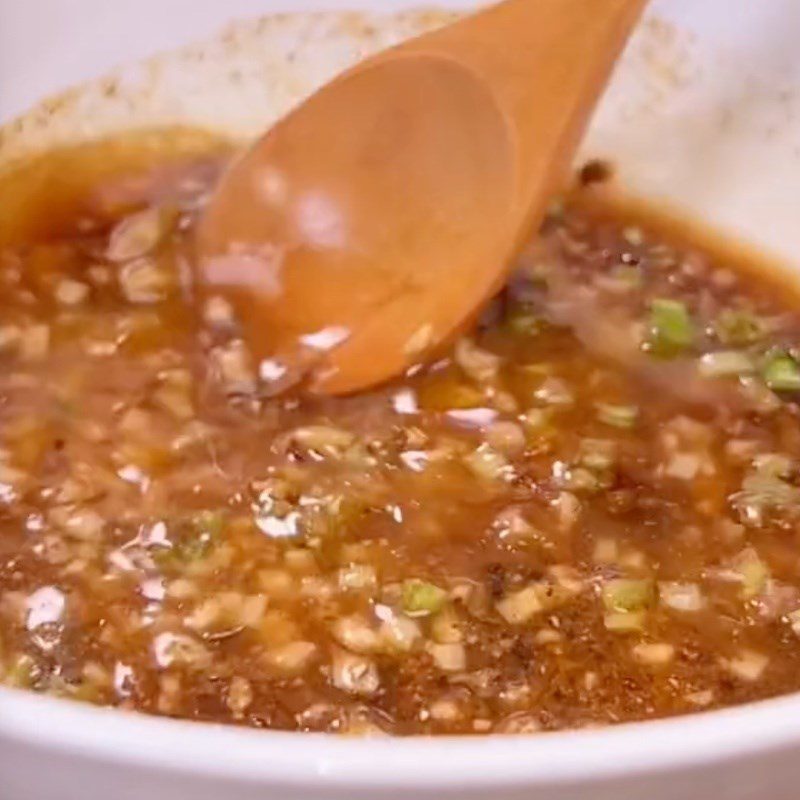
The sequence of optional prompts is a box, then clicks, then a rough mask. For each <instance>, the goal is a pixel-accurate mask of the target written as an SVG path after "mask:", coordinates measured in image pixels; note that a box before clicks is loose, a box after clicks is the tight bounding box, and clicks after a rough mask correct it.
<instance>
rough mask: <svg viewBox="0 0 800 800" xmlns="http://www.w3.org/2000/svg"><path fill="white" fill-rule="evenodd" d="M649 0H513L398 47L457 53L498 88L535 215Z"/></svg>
mask: <svg viewBox="0 0 800 800" xmlns="http://www.w3.org/2000/svg"><path fill="white" fill-rule="evenodd" d="M646 2H647V0H506V2H503V3H500V4H499V5H496V6H492V7H491V8H489V9H487V10H486V11H484V12H482V13H480V14H477V15H475V16H472V17H469V18H467V19H465V20H463V21H461V22H459V23H457V24H456V25H453V26H450V27H448V28H445V29H443V30H442V31H439V32H435V33H433V34H430V35H427V36H423V37H421V38H419V39H415V40H411V41H410V42H406V43H404V44H402V45H400V47H399V48H398V49H399V50H406V51H408V52H409V53H416V54H429V55H432V56H439V57H442V58H447V59H452V60H453V61H457V62H458V63H459V64H460V65H462V66H466V67H467V68H469V69H471V70H473V71H474V72H475V73H476V74H478V75H479V76H480V77H481V78H482V79H483V80H484V81H485V83H486V84H487V85H488V86H489V87H490V88H491V90H492V93H493V95H494V96H495V98H496V99H497V103H498V105H499V107H500V110H501V111H502V113H503V115H504V116H505V118H506V120H507V123H508V125H509V129H510V133H511V135H512V136H513V138H514V139H515V143H516V147H515V149H516V155H517V159H518V162H517V163H518V169H517V170H516V173H517V175H518V176H519V179H520V180H519V194H518V202H519V208H518V211H519V213H521V214H523V215H530V206H531V198H532V197H544V196H546V195H547V194H548V193H549V192H551V191H552V190H554V189H555V188H557V185H558V182H559V181H560V180H561V178H562V177H563V175H564V172H565V170H566V169H567V168H568V167H569V164H570V161H571V158H572V154H573V153H574V150H575V148H576V146H577V143H578V141H579V140H580V137H581V136H582V134H583V132H584V130H585V128H586V126H587V123H588V120H589V118H590V115H591V113H592V110H593V109H594V107H595V104H596V102H597V100H598V99H599V97H600V95H601V93H602V91H603V89H604V87H605V85H606V83H607V81H608V76H609V73H610V72H611V69H612V67H613V66H614V63H615V61H616V59H617V58H618V56H619V54H620V52H621V50H622V49H623V47H624V45H625V43H626V41H627V39H628V36H629V34H630V32H631V30H632V29H633V27H634V25H635V24H636V22H637V20H638V19H639V17H640V15H641V12H642V11H643V9H644V6H645V5H646ZM546 6H550V7H551V8H552V10H548V9H546V8H544V7H546ZM530 176H537V178H542V177H543V180H544V183H542V180H539V179H537V181H536V183H535V185H531V183H530V180H529V179H530ZM523 227H524V226H523Z"/></svg>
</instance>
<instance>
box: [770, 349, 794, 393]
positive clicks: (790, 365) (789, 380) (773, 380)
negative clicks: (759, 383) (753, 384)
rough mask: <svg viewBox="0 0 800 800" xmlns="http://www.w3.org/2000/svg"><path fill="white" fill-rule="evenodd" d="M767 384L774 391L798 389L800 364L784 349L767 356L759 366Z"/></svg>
mask: <svg viewBox="0 0 800 800" xmlns="http://www.w3.org/2000/svg"><path fill="white" fill-rule="evenodd" d="M761 375H762V376H763V378H764V380H765V381H766V382H767V386H769V388H770V389H772V390H773V391H776V392H798V391H800V365H798V363H797V362H796V361H795V360H794V359H793V358H792V357H791V356H790V355H789V354H788V353H787V352H785V351H784V350H778V351H775V352H774V353H772V354H771V355H769V356H768V357H767V360H766V361H765V362H764V364H763V366H762V367H761Z"/></svg>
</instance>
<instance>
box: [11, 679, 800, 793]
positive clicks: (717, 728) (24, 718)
mask: <svg viewBox="0 0 800 800" xmlns="http://www.w3.org/2000/svg"><path fill="white" fill-rule="evenodd" d="M3 741H5V742H6V743H7V744H18V745H22V746H25V747H27V748H31V749H39V750H41V751H46V752H48V753H49V754H51V755H56V754H59V755H63V756H68V757H70V758H71V759H75V758H78V759H82V760H84V761H90V762H91V761H93V762H97V761H101V762H104V763H107V764H110V765H113V766H117V767H130V768H139V769H141V768H147V769H150V770H161V771H165V772H168V773H173V774H175V773H179V774H187V773H188V774H191V775H193V776H195V777H205V778H212V779H218V780H219V779H222V780H225V781H228V782H233V783H237V782H238V783H242V784H245V783H249V784H255V785H262V786H263V785H284V786H309V785H320V786H321V785H324V786H326V787H346V788H349V789H353V790H356V789H368V788H373V789H375V788H383V789H385V788H389V789H402V788H406V789H408V788H413V787H415V786H421V785H424V786H425V787H426V788H429V789H430V788H446V787H453V786H455V785H458V786H469V787H470V788H471V789H481V788H487V789H488V788H492V787H494V788H495V789H497V788H499V787H509V786H525V787H535V786H544V785H548V786H553V785H556V784H571V785H575V784H586V783H597V782H602V781H608V780H613V779H615V778H620V777H631V776H633V775H642V774H654V773H663V772H669V771H672V770H675V769H677V768H680V769H681V770H687V769H691V768H698V767H702V766H708V765H709V764H715V763H720V762H726V761H733V760H738V759H741V758H745V757H754V756H758V755H760V754H762V753H764V752H768V751H776V750H779V749H787V748H791V747H797V746H800V694H794V695H785V696H782V697H778V698H775V699H771V700H764V701H760V702H757V703H751V704H746V705H743V706H733V707H728V708H725V709H720V710H714V711H706V712H698V713H694V714H687V715H684V716H680V717H671V718H666V719H661V720H651V721H644V722H634V723H625V724H621V725H616V726H609V727H605V728H596V729H584V730H578V731H563V732H553V733H543V734H534V735H528V736H506V735H499V736H475V737H452V736H451V737H448V736H444V737H436V738H434V737H408V738H393V737H386V738H383V737H381V738H372V739H369V738H368V739H364V738H348V737H344V736H337V735H330V734H315V733H289V732H277V731H265V730H257V729H253V728H246V727H236V726H230V725H223V724H214V723H204V722H196V721H189V720H179V719H171V718H164V717H156V716H148V715H145V714H141V713H138V712H128V711H121V710H119V709H111V708H98V707H94V706H89V705H83V704H81V703H78V702H75V701H72V700H66V699H61V698H54V697H46V696H41V695H35V694H32V693H30V692H27V691H22V690H17V689H8V688H0V744H1V743H2V742H3ZM298 745H299V746H298ZM221 753H224V754H225V757H224V759H223V758H220V757H219V756H220V754H221Z"/></svg>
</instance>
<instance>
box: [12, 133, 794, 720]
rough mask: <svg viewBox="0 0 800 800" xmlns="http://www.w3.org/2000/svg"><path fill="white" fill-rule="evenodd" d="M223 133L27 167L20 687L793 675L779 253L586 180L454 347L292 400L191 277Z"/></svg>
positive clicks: (162, 706) (17, 370)
mask: <svg viewBox="0 0 800 800" xmlns="http://www.w3.org/2000/svg"><path fill="white" fill-rule="evenodd" d="M166 143H169V145H167V144H166ZM225 152H226V148H225V147H224V145H222V144H221V143H219V142H216V141H214V140H213V139H211V138H210V137H205V136H203V135H202V134H197V133H193V132H189V131H184V132H181V134H180V135H176V132H170V133H164V134H161V135H159V134H156V133H153V134H148V135H147V136H146V137H144V138H143V139H142V138H138V137H131V138H128V139H123V140H117V141H115V142H109V143H103V144H100V145H92V146H87V147H82V148H76V149H73V150H71V151H65V152H61V153H56V154H52V155H49V156H47V157H44V158H42V159H41V160H40V161H38V162H37V163H35V164H33V165H23V166H20V167H18V168H15V169H14V170H12V171H8V172H6V174H5V175H4V176H3V177H2V179H0V209H2V216H0V285H1V286H2V291H1V292H0V361H2V368H1V369H0V681H2V682H3V683H5V684H6V685H9V686H13V687H20V688H25V689H28V690H31V691H36V692H41V693H46V694H51V695H56V696H61V697H68V698H73V699H79V700H83V701H88V702H93V703H97V704H101V705H108V706H117V707H123V708H130V709H137V710H141V711H144V712H147V713H153V714H161V715H169V716H177V717H185V718H189V719H204V720H217V721H223V722H230V723H236V724H243V725H251V726H254V727H261V728H277V729H286V730H304V731H331V732H342V733H378V732H385V733H390V734H414V733H426V734H429V733H434V734H438V733H472V734H474V733H489V732H527V731H530V732H533V731H547V730H557V729H563V728H575V727H583V726H588V725H598V724H601V725H603V724H611V723H617V722H623V721H627V720H639V719H649V718H654V717H661V716H666V715H672V714H683V713H688V712H692V711H697V710H701V709H707V708H714V707H720V706H725V705H730V704H735V703H741V702H746V701H750V700H755V699H759V698H765V697H770V696H773V695H776V694H779V693H782V692H789V691H795V690H797V689H798V688H800V550H799V549H798V533H799V529H798V523H800V426H798V418H799V415H800V411H799V410H798V405H797V400H798V398H800V362H799V361H798V359H800V350H798V348H799V347H800V306H798V304H797V302H796V298H795V295H794V289H792V291H791V292H790V291H787V287H788V286H789V282H788V280H787V278H786V277H785V276H782V277H778V275H777V273H773V272H762V271H760V270H759V269H754V267H755V266H758V264H757V262H756V261H755V259H754V258H752V257H750V256H749V255H748V256H747V257H746V258H745V257H741V256H739V257H736V256H735V255H733V254H732V252H731V251H730V250H725V249H721V248H720V247H719V246H717V245H715V244H711V243H709V242H708V241H702V240H701V239H700V238H698V237H697V236H696V235H695V234H694V233H691V234H690V235H688V236H687V235H686V234H685V229H683V230H684V232H682V231H681V230H678V229H676V228H674V227H673V228H665V227H664V223H663V221H660V220H659V219H658V218H656V217H650V216H644V217H643V216H641V212H640V211H638V212H634V211H633V210H632V209H631V208H623V207H620V206H616V207H613V206H611V205H609V202H608V201H607V199H606V198H605V196H604V191H603V190H602V189H597V188H593V189H591V190H589V191H590V193H589V194H587V193H586V192H584V193H582V194H581V195H579V196H577V197H573V198H570V199H569V200H567V201H566V202H565V203H564V204H562V205H560V206H558V207H554V209H553V212H552V213H551V215H550V216H549V218H548V220H547V222H546V224H545V225H544V227H543V230H542V232H541V235H539V236H536V237H532V239H531V242H530V244H529V246H528V247H527V248H526V250H525V252H524V253H523V254H522V255H521V256H520V259H519V264H518V269H517V271H516V273H515V276H514V278H513V279H512V280H511V281H510V283H509V286H508V288H507V289H506V290H505V291H504V292H503V293H502V295H501V296H500V297H498V298H497V299H496V301H495V302H494V303H493V304H492V306H491V308H490V309H488V310H487V312H486V314H485V315H484V318H483V320H482V321H481V323H480V325H478V326H477V327H476V329H475V330H474V331H473V332H472V334H471V335H470V336H469V337H467V338H465V339H463V340H461V341H460V342H458V343H457V344H456V345H455V347H454V348H453V349H452V351H451V352H449V353H448V354H447V355H446V356H445V357H443V358H442V359H441V360H440V361H439V362H437V363H435V364H432V365H428V366H427V367H425V368H422V369H419V370H414V371H413V374H411V375H409V376H407V377H406V378H404V379H403V380H401V381H397V382H395V383H393V384H391V385H389V386H386V387H383V388H381V389H379V390H377V391H374V392H371V393H369V394H364V395H360V396H354V397H349V398H338V399H320V398H309V397H306V396H305V395H304V394H303V393H302V391H300V390H296V391H294V392H290V393H288V394H280V393H278V392H277V389H279V388H281V387H280V384H281V380H282V377H283V376H281V375H280V373H279V370H278V369H277V368H276V365H274V364H270V363H268V362H267V363H262V364H256V363H254V360H253V359H252V358H251V357H250V354H249V353H248V350H247V347H246V345H245V344H244V343H243V342H242V341H241V339H240V338H239V335H238V329H237V323H236V319H235V317H234V315H232V313H231V309H230V308H228V307H227V306H226V304H225V303H224V302H222V301H214V300H213V299H212V301H210V302H208V303H206V304H204V305H203V307H198V304H197V303H196V302H195V299H194V295H193V290H192V282H191V269H190V260H191V258H192V232H193V228H194V225H195V223H196V220H197V215H198V214H199V213H200V212H201V210H202V207H203V203H204V198H205V197H206V196H207V193H208V191H209V190H210V189H211V188H212V187H213V184H214V181H215V180H216V177H217V175H218V174H219V170H220V169H221V168H222V167H223V165H224V161H225V158H226V157H227V156H226V155H224V154H225ZM42 187H45V188H44V189H43V188H42ZM737 252H738V251H737Z"/></svg>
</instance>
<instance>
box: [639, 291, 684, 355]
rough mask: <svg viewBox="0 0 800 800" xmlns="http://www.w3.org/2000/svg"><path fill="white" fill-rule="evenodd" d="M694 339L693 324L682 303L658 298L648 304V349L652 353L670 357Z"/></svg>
mask: <svg viewBox="0 0 800 800" xmlns="http://www.w3.org/2000/svg"><path fill="white" fill-rule="evenodd" d="M693 340H694V325H693V324H692V319H691V317H690V316H689V311H688V309H687V308H686V305H685V304H684V303H681V302H680V301H678V300H667V299H664V298H659V299H657V300H653V302H652V303H651V304H650V335H649V338H648V341H647V346H648V349H649V351H650V352H651V353H653V355H656V356H660V357H662V358H671V357H673V356H676V355H678V354H679V353H681V352H682V351H683V350H686V349H687V348H688V347H689V346H690V345H691V344H692V341H693Z"/></svg>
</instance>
